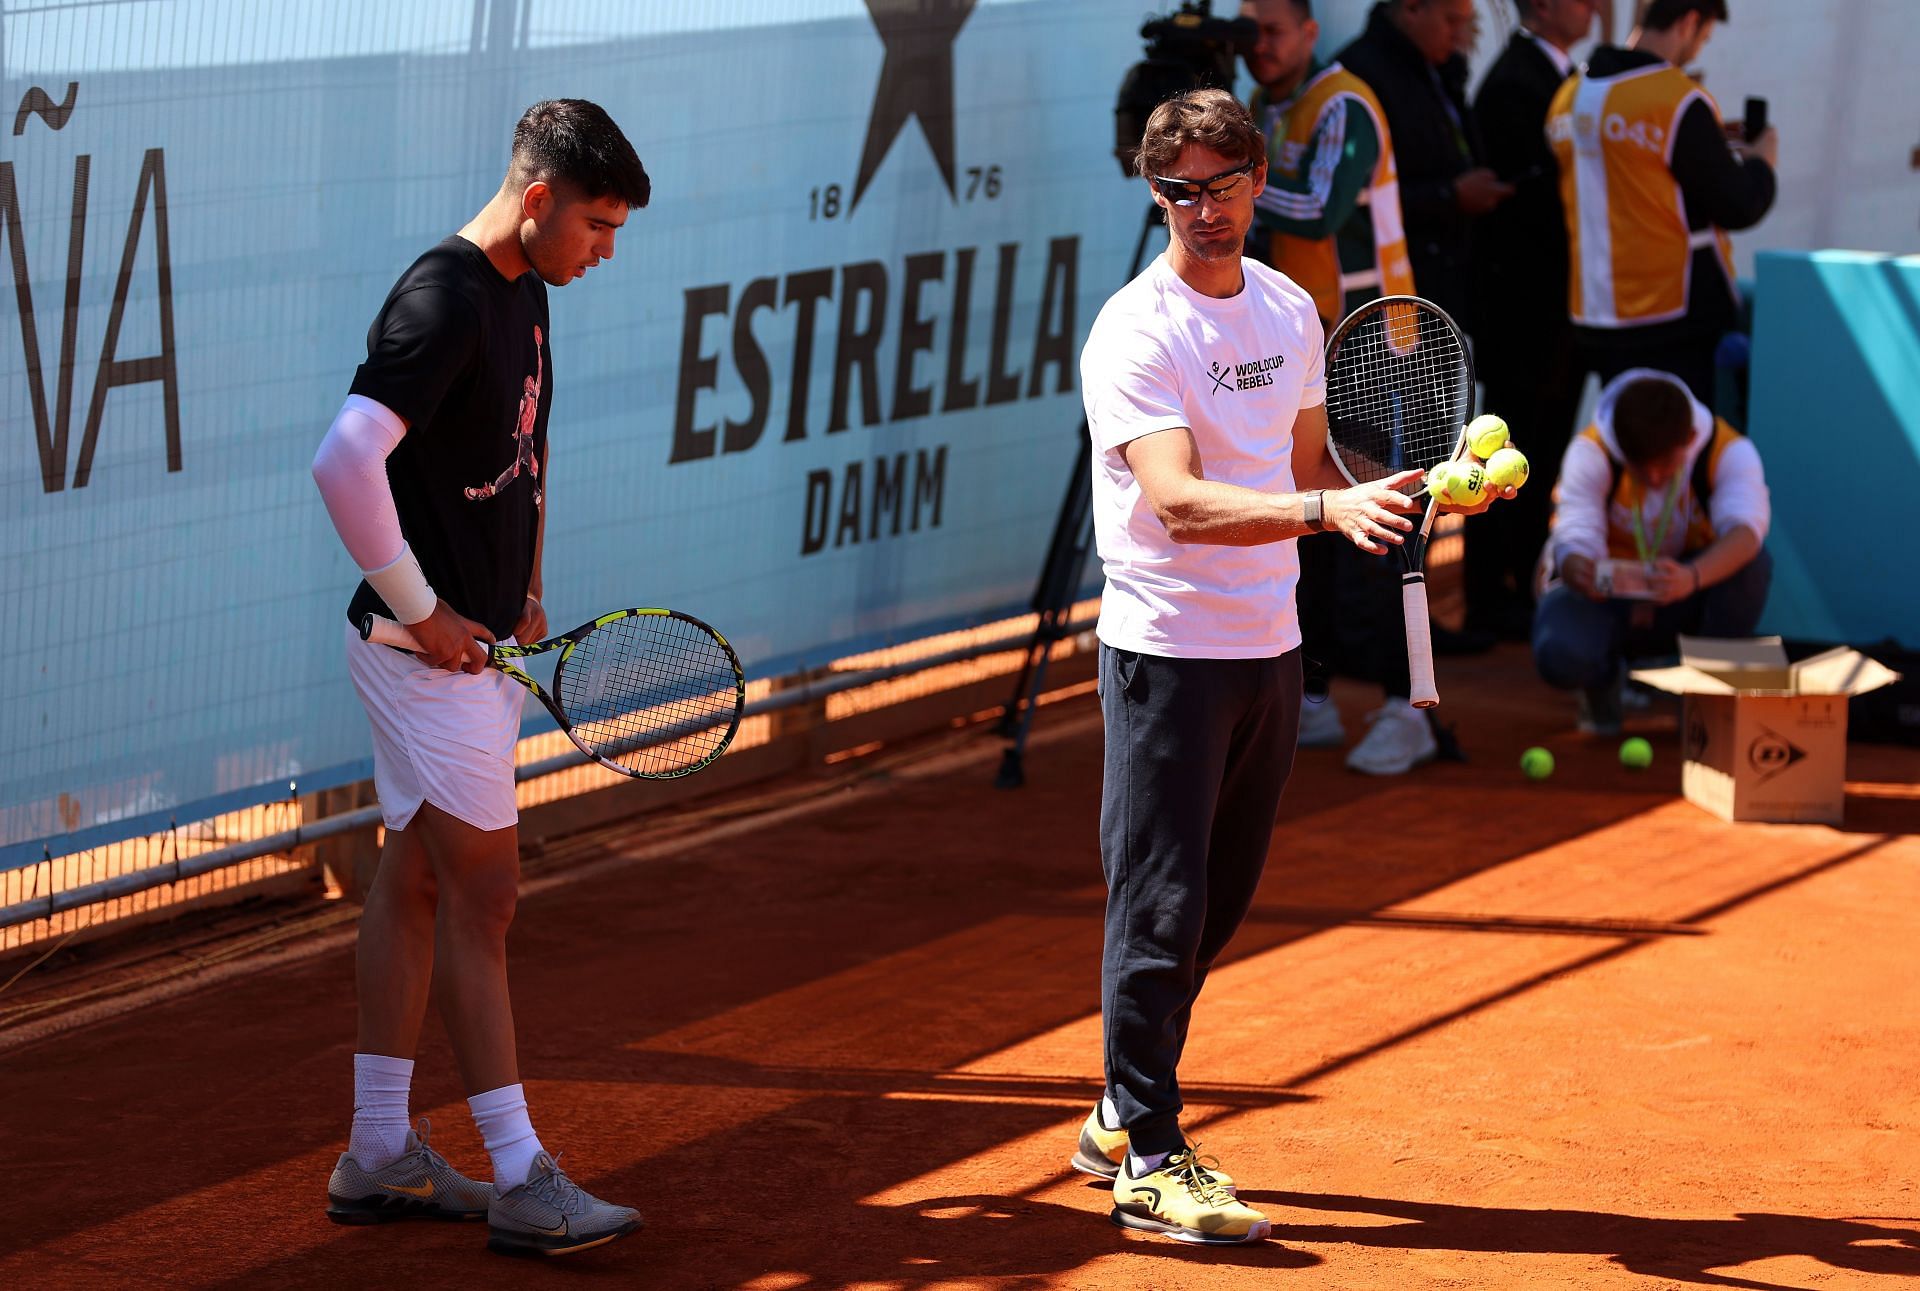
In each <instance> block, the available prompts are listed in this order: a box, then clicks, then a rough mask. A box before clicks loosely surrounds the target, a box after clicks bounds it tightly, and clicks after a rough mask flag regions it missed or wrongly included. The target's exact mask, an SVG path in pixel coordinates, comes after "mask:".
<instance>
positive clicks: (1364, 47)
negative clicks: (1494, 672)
mask: <svg viewBox="0 0 1920 1291" xmlns="http://www.w3.org/2000/svg"><path fill="white" fill-rule="evenodd" d="M1473 18H1474V14H1473V0H1381V3H1379V4H1376V5H1374V7H1373V10H1372V12H1371V13H1369V14H1368V15H1367V27H1366V30H1365V31H1363V32H1362V33H1361V34H1360V36H1359V37H1358V38H1357V39H1356V40H1354V41H1353V42H1352V43H1351V44H1349V45H1348V46H1347V47H1346V48H1345V49H1344V50H1342V51H1341V52H1340V58H1339V61H1340V65H1341V66H1342V67H1345V68H1346V69H1347V70H1348V71H1350V72H1352V73H1353V74H1354V75H1355V76H1358V77H1359V78H1360V79H1361V80H1363V81H1365V82H1366V83H1367V85H1368V86H1369V87H1370V88H1371V89H1372V90H1373V92H1374V94H1375V95H1376V96H1377V97H1378V98H1379V100H1380V106H1381V108H1382V110H1383V111H1385V113H1386V115H1387V129H1388V130H1389V131H1391V132H1392V135H1393V159H1394V165H1395V166H1396V167H1397V168H1398V169H1399V172H1400V212H1401V214H1402V216H1403V217H1404V218H1405V221H1406V237H1407V259H1408V261H1409V262H1410V263H1411V264H1412V266H1413V278H1414V281H1415V282H1417V283H1419V284H1420V294H1421V295H1422V296H1425V297H1426V298H1427V299H1428V300H1431V301H1433V302H1434V303H1435V304H1436V305H1439V306H1440V308H1442V309H1444V310H1446V311H1447V312H1448V313H1449V314H1451V315H1453V318H1454V321H1456V322H1457V323H1459V324H1460V326H1461V327H1462V328H1464V329H1466V330H1467V331H1468V332H1471V331H1472V330H1473V318H1472V310H1471V306H1472V295H1471V292H1472V284H1471V280H1470V278H1469V261H1470V259H1471V250H1472V236H1471V235H1472V225H1473V220H1474V219H1475V218H1476V217H1478V216H1481V215H1484V214H1486V213H1487V212H1488V211H1490V210H1492V209H1493V208H1494V207H1496V206H1498V205H1499V204H1500V203H1501V202H1503V201H1505V200H1506V199H1507V198H1508V197H1509V196H1510V195H1511V194H1512V192H1513V189H1512V187H1511V186H1510V185H1508V184H1506V183H1503V182H1502V181H1501V180H1500V178H1499V176H1497V175H1495V174H1494V173H1493V171H1491V170H1489V169H1487V168H1486V167H1485V166H1484V165H1482V164H1481V162H1480V160H1479V158H1480V146H1479V141H1478V137H1477V135H1476V133H1475V130H1474V124H1473V116H1472V113H1471V112H1470V111H1469V110H1468V107H1467V95H1466V80H1467V70H1466V69H1467V64H1466V60H1465V59H1464V58H1462V57H1461V56H1460V53H1459V51H1460V48H1461V47H1462V45H1463V44H1464V43H1466V42H1467V41H1468V40H1469V38H1470V37H1471V35H1472V31H1473ZM1522 433H1523V434H1524V431H1523V432H1522ZM1368 563H1369V565H1370V567H1371V571H1370V572H1371V573H1372V574H1373V575H1374V576H1375V577H1376V578H1378V579H1379V580H1380V581H1382V582H1385V583H1387V584H1389V585H1390V586H1392V587H1394V588H1396V589H1397V587H1398V585H1399V578H1400V575H1399V569H1398V567H1397V565H1395V564H1394V563H1393V562H1392V561H1388V560H1376V561H1371V562H1368ZM1396 594H1397V593H1396ZM1492 645H1493V638H1492V637H1491V636H1488V635H1486V634H1485V633H1479V632H1468V633H1464V634H1463V633H1458V632H1452V631H1449V630H1448V629H1447V628H1445V627H1444V626H1442V625H1441V624H1438V623H1436V624H1434V625H1433V648H1434V651H1435V652H1436V653H1438V654H1465V653H1471V652H1473V651H1478V650H1485V649H1487V648H1489V647H1491V646H1492ZM1427 725H1428V727H1429V732H1428V734H1429V737H1431V720H1429V721H1428V723H1427ZM1392 729H1393V730H1395V731H1397V732H1401V733H1403V734H1406V735H1408V736H1409V737H1410V736H1411V735H1412V734H1413V730H1414V726H1413V723H1411V722H1397V723H1395V725H1394V727H1393V728H1392ZM1421 747H1422V748H1423V749H1424V747H1425V741H1424V740H1423V741H1421ZM1428 756H1431V754H1428Z"/></svg>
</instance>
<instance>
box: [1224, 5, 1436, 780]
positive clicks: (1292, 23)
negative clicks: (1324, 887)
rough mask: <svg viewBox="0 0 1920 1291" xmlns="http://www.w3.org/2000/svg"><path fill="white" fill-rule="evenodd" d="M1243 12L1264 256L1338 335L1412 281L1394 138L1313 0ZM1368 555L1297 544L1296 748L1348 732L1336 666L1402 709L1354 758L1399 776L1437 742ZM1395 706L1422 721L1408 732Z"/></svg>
mask: <svg viewBox="0 0 1920 1291" xmlns="http://www.w3.org/2000/svg"><path fill="white" fill-rule="evenodd" d="M1240 13H1241V16H1242V17H1245V18H1251V19H1253V20H1254V22H1255V23H1256V24H1258V27H1259V38H1258V40H1257V42H1256V43H1255V45H1254V46H1253V48H1252V49H1251V50H1249V51H1247V54H1246V62H1247V71H1248V73H1250V74H1251V75H1252V77H1253V79H1254V82H1255V87H1256V88H1255V89H1254V92H1253V100H1252V104H1251V108H1252V112H1253V118H1254V121H1255V122H1256V123H1257V124H1258V125H1259V127H1260V130H1261V133H1262V134H1264V135H1265V136H1266V144H1267V186H1266V188H1265V189H1264V190H1262V192H1261V193H1260V194H1259V196H1257V197H1256V198H1255V199H1254V223H1255V231H1256V235H1257V236H1256V239H1255V241H1256V243H1264V246H1265V253H1264V256H1263V258H1264V259H1265V260H1266V261H1267V263H1268V264H1270V265H1272V266H1273V267H1274V268H1275V269H1278V270H1279V271H1280V272H1281V273H1283V274H1285V275H1286V276H1287V277H1288V278H1290V279H1292V280H1293V282H1294V283H1295V284H1297V285H1298V286H1300V287H1302V288H1304V289H1305V290H1306V292H1307V293H1308V294H1309V295H1310V296H1312V297H1313V305H1314V310H1315V312H1316V313H1318V314H1319V316H1320V323H1321V326H1322V327H1323V328H1324V329H1325V330H1327V331H1329V332H1331V331H1332V330H1333V328H1334V325H1335V324H1337V323H1338V322H1339V321H1340V320H1341V319H1342V318H1344V317H1346V315H1347V313H1348V311H1350V310H1352V309H1355V308H1357V307H1359V306H1360V305H1363V304H1365V303H1366V302H1367V301H1370V300H1372V299H1374V298H1375V297H1378V296H1383V295H1411V294H1412V293H1413V290H1414V281H1413V272H1412V269H1411V267H1410V266H1409V265H1408V263H1407V247H1406V241H1405V238H1404V235H1403V234H1402V232H1401V220H1400V193H1399V185H1398V182H1397V179H1396V176H1395V173H1394V164H1393V140H1392V136H1391V135H1390V133H1389V132H1388V130H1387V124H1386V115H1385V113H1384V112H1382V110H1381V108H1380V103H1379V100H1378V99H1376V98H1375V97H1374V95H1373V91H1372V90H1370V89H1368V88H1367V85H1366V82H1364V81H1362V80H1360V79H1359V78H1358V77H1356V76H1354V75H1353V73H1351V72H1349V71H1347V70H1346V69H1345V68H1343V67H1341V66H1340V64H1338V63H1324V64H1323V63H1321V62H1319V61H1318V60H1317V59H1316V58H1315V57H1314V55H1313V48H1314V43H1315V42H1316V41H1317V40H1318V39H1319V37H1320V24H1319V23H1317V22H1315V21H1314V18H1313V6H1312V3H1311V0H1243V3H1242V4H1241V6H1240ZM1370 559H1372V558H1370V557H1367V556H1365V555H1364V554H1362V553H1361V552H1359V551H1358V550H1356V549H1353V548H1351V547H1350V546H1349V545H1348V544H1345V543H1328V542H1323V543H1312V542H1309V543H1301V544H1300V585H1299V589H1298V593H1297V603H1298V607H1299V615H1300V632H1301V637H1302V646H1303V651H1302V652H1303V654H1304V656H1305V657H1306V660H1307V665H1306V666H1307V671H1308V674H1309V677H1308V691H1309V702H1308V703H1307V704H1305V705H1304V706H1303V707H1302V709H1301V714H1300V746H1301V747H1302V748H1338V747H1339V746H1340V745H1342V744H1344V743H1345V742H1346V728H1345V727H1344V726H1342V724H1341V721H1340V711H1339V709H1337V708H1336V707H1334V705H1333V704H1332V703H1331V702H1330V701H1328V700H1327V698H1326V693H1325V689H1324V686H1325V683H1326V680H1327V676H1326V674H1327V672H1328V670H1329V669H1330V668H1332V667H1335V666H1336V665H1337V667H1338V670H1339V671H1341V672H1343V673H1351V674H1352V675H1354V676H1356V677H1359V678H1360V679H1362V680H1364V681H1368V682H1372V683H1375V684H1378V685H1379V686H1380V687H1381V689H1382V691H1383V693H1384V694H1385V695H1386V696H1387V698H1388V704H1387V707H1386V708H1385V709H1383V710H1382V711H1383V712H1388V711H1391V712H1392V713H1393V714H1394V716H1393V717H1392V718H1389V719H1387V720H1385V721H1383V720H1380V719H1379V718H1377V717H1376V718H1375V719H1373V720H1372V721H1371V723H1370V729H1369V731H1368V734H1367V736H1366V738H1364V739H1362V740H1361V741H1360V742H1359V743H1358V744H1356V745H1355V746H1354V748H1353V750H1352V751H1351V752H1350V753H1349V754H1348V757H1347V764H1348V765H1349V766H1351V767H1353V768H1354V769H1355V770H1358V771H1365V772H1368V773H1371V774H1375V775H1398V774H1401V773H1403V772H1406V771H1409V770H1411V769H1412V768H1413V767H1414V766H1416V765H1418V764H1419V763H1421V762H1424V761H1427V760H1428V759H1430V758H1432V757H1433V756H1434V755H1435V753H1436V752H1437V751H1438V748H1439V745H1438V743H1437V741H1436V740H1435V739H1434V736H1433V732H1432V731H1431V730H1430V729H1429V728H1428V727H1427V724H1426V722H1425V720H1424V719H1423V718H1420V717H1418V716H1417V715H1416V714H1415V713H1414V710H1413V709H1412V708H1411V707H1410V706H1409V705H1408V703H1407V699H1406V696H1407V695H1408V693H1409V691H1410V683H1409V679H1408V673H1407V658H1406V652H1405V651H1404V650H1403V649H1402V648H1401V647H1400V645H1399V642H1400V640H1401V639H1402V638H1403V637H1404V627H1403V625H1402V622H1401V617H1400V594H1399V589H1398V588H1397V587H1396V586H1395V585H1394V584H1393V583H1390V582H1387V581H1384V580H1381V579H1377V578H1374V577H1372V576H1371V573H1370V571H1369V570H1368V569H1366V568H1365V567H1364V566H1365V563H1366V562H1367V561H1369V560H1370ZM1343 627H1344V628H1346V629H1347V630H1346V631H1344V632H1343V631H1342V628H1343ZM1396 696H1397V697H1398V698H1395V697H1396ZM1401 713H1404V714H1405V715H1406V717H1405V719H1404V720H1405V721H1406V722H1408V723H1414V724H1415V725H1409V726H1408V729H1406V730H1404V731H1402V730H1401V729H1400V726H1399V725H1398V723H1399V721H1401V720H1403V719H1401V718H1400V714H1401Z"/></svg>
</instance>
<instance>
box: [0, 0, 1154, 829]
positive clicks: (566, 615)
mask: <svg viewBox="0 0 1920 1291" xmlns="http://www.w3.org/2000/svg"><path fill="white" fill-rule="evenodd" d="M1139 21H1140V12H1139V11H1138V9H1137V8H1129V7H1127V6H1124V5H1118V4H1115V3H1111V2H1107V3H1101V2H1098V0H977V3H976V2H975V0H866V2H865V3H863V2H862V0H698V2H697V3H696V2H693V0H684V2H682V0H647V2H646V3H625V2H616V0H406V2H405V3H368V2H361V3H354V2H351V0H349V2H346V3H341V2H338V0H336V2H332V3H323V2H321V0H280V2H276V3H269V2H268V0H172V2H171V3H166V4H159V3H151V2H150V0H125V2H123V3H115V2H112V0H108V2H106V3H98V4H87V5H71V4H50V5H46V6H44V7H39V8H23V7H19V6H14V5H9V6H7V8H6V10H5V12H4V14H3V15H0V59H4V66H5V77H6V83H5V89H6V94H5V96H4V106H7V107H14V108H15V109H16V110H15V112H14V113H12V114H10V115H9V116H7V117H5V118H0V130H7V129H10V130H11V133H9V134H5V135H0V216H3V217H4V224H3V225H0V240H4V242H5V243H6V249H7V256H8V262H7V263H8V266H9V270H10V276H11V278H12V283H13V288H14V290H13V293H12V295H11V297H10V298H8V299H6V300H5V301H4V302H0V373H3V374H4V382H3V384H0V417H4V430H3V431H0V541H3V542H4V543H5V545H6V549H7V554H8V557H9V559H8V560H7V562H6V566H5V568H6V573H5V576H4V577H5V583H4V591H5V595H4V597H0V626H3V627H4V631H5V634H6V638H7V640H8V641H9V642H10V643H11V644H12V646H13V667H12V669H11V670H10V677H11V679H10V681H9V683H8V685H7V687H6V689H5V692H4V695H0V732H4V734H5V736H6V739H5V741H4V743H0V867H6V866H9V865H19V864H23V863H26V862H28V861H32V860H38V859H39V858H40V857H41V856H42V855H43V854H44V853H45V852H47V851H51V852H52V853H53V854H56V855H57V854H60V853H62V852H63V851H69V850H72V849H74V848H75V847H79V846H91V845H95V844H97V843H100V842H104V841H108V840H109V839H111V838H115V837H123V836H128V835H131V834H134V833H140V832H145V831H147V830H151V829H154V828H160V827H164V826H165V824H166V822H167V821H168V819H170V818H173V817H178V818H179V819H180V820H182V821H185V820H188V819H192V818H194V817H196V816H200V815H205V814H208V813H210V812H211V811H213V810H225V809H231V808H234V807H238V806H242V805H247V804H249V803H253V802H259V801H265V800H269V799H273V798H278V797H284V796H287V795H288V794H289V793H290V792H291V791H292V786H294V785H295V784H297V786H298V789H299V791H300V792H309V791H311V790H314V789H318V788H322V787H325V786H327V785H330V784H337V783H344V782H347V781H350V780H353V779H357V778H359V777H361V776H363V775H365V774H366V773H367V770H368V762H367V757H368V739H367V733H366V729H365V720H364V717H363V715H362V714H361V713H360V711H359V708H358V705H357V704H356V703H355V701H354V700H353V698H352V695H351V691H350V689H349V687H348V685H347V682H346V680H345V676H344V668H343V665H342V657H341V644H342V643H341V634H342V631H343V628H344V607H345V603H346V599H347V596H348V593H349V592H350V590H351V589H352V587H353V584H354V582H355V580H356V577H357V574H356V571H355V569H354V568H353V566H352V564H351V562H350V561H349V559H348V558H347V556H346V553H345V551H344V550H343V549H342V548H341V546H340V544H339V542H338V540H337V539H336V537H335V536H334V534H333V532H332V529H331V527H330V525H329V524H328V521H327V518H326V515H325V513H324V511H323V509H322V508H321V506H320V504H319V499H318V496H317V494H316V493H315V490H314V488H313V484H312V480H311V477H310V475H309V465H310V462H311V459H312V456H313V451H314V448H315V447H316V445H317V444H318V442H319V439H320V437H321V435H322V434H323V433H324V431H325V429H326V426H327V424H328V422H329V421H330V420H331V419H332V417H333V414H334V413H335V411H336V410H337V409H338V408H339V406H340V402H341V400H342V398H343V396H344V395H345V392H346V389H347V383H348V381H349V379H350V378H351V375H352V372H353V369H354V366H355V365H356V363H358V362H359V360H360V359H361V358H362V357H364V354H365V336H366V330H367V327H368V324H369V323H370V322H371V320H372V318H373V316H374V313H375V311H376V310H377V309H378V307H379V305H380V302H381V300H382V299H383V297H384V296H385V294H386V291H387V289H388V287H389V286H390V285H391V284H392V282H393V280H394V278H395V277H396V276H397V275H398V274H399V273H400V272H401V270H402V269H404V268H405V266H406V265H407V264H408V263H409V262H410V261H411V260H412V259H413V258H414V257H415V256H416V255H418V254H419V253H420V252H421V251H423V250H424V249H426V248H427V247H428V246H430V245H431V244H432V243H434V242H435V241H437V240H439V239H440V238H442V237H444V236H446V235H447V234H448V233H450V232H452V231H454V230H455V229H457V228H459V227H460V225H461V224H463V223H464V222H465V221H466V219H467V218H468V217H469V216H470V215H471V214H472V213H473V212H474V211H476V210H477V209H478V208H479V207H480V206H481V205H482V204H483V203H484V202H485V201H486V200H487V198H488V197H489V196H490V195H491V194H492V193H493V191H494V190H495V188H496V187H497V186H498V184H499V181H500V177H501V175H502V173H503V171H504V168H505V165H506V160H507V145H508V142H509V139H510V136H511V130H512V127H513V123H514V121H515V120H516V119H517V117H518V115H519V113H520V112H521V111H522V110H523V109H524V107H525V106H526V105H527V104H528V103H530V102H532V101H534V100H537V99H541V98H548V97H563V96H564V97H582V98H589V99H593V100H596V101H598V102H599V103H601V104H603V105H604V106H605V107H606V108H607V109H608V110H609V111H610V112H611V113H612V115H613V116H614V118H615V119H616V120H617V121H619V122H620V123H621V125H622V126H623V127H624V129H625V130H626V132H627V133H628V135H629V136H630V137H631V138H632V139H633V141H634V143H635V146H636V148H637V150H638V151H639V153H640V155H641V158H642V160H643V161H644V163H645V164H646V166H647V168H648V170H649V172H650V173H651V175H652V177H653V181H654V199H653V203H652V205H651V206H650V207H648V208H647V209H646V210H643V211H638V212H635V213H634V216H633V218H632V219H631V220H630V222H629V223H628V225H627V227H626V229H625V231H623V232H622V234H621V235H620V239H619V245H618V252H617V255H616V256H615V258H614V259H613V260H612V261H610V262H609V263H607V264H605V265H603V266H601V267H600V268H599V269H596V270H595V271H594V272H593V273H592V274H590V275H588V276H587V277H586V278H585V279H584V280H581V281H579V282H576V283H575V284H573V285H571V286H569V287H567V288H566V289H564V290H559V291H555V292H554V293H553V294H552V298H551V303H552V314H553V330H554V353H555V362H554V384H555V392H556V393H555V402H554V410H553V417H552V429H551V438H552V447H553V460H552V464H551V469H550V472H548V478H547V486H548V487H547V499H548V507H549V515H550V519H549V522H548V528H547V543H546V546H547V556H546V562H545V564H546V590H547V597H546V600H547V603H548V606H549V610H550V613H551V615H552V618H553V621H554V623H555V625H556V627H561V626H568V625H570V624H571V623H573V622H576V621H579V620H583V619H585V618H587V617H588V616H590V615H591V614H593V613H595V612H598V611H601V610H605V609H609V608H613V607H617V606H621V605H628V604H641V605H672V606H676V607H679V608H684V609H686V610H689V611H691V612H693V613H695V614H698V615H700V616H701V617H703V618H706V619H708V620H709V621H711V622H713V623H715V624H716V625H719V626H720V627H721V628H722V630H723V631H725V632H727V634H728V635H729V637H730V638H731V639H732V640H734V641H735V642H736V643H737V645H738V646H739V647H740V650H741V653H742V655H743V657H744V659H745V661H746V663H747V665H748V669H749V672H750V674H754V675H762V676H764V675H768V674H771V673H777V672H781V671H785V670H788V669H792V668H795V667H799V666H805V665H810V664H816V663H821V662H824V661H826V660H829V659H831V658H834V657H836V656H838V655H841V654H844V653H846V652H848V651H852V650H857V649H862V648H867V647H872V646H874V645H877V644H882V643H885V642H889V641H894V640H900V639H906V638H911V637H913V636H916V635H919V634H923V633H925V632H926V631H928V630H936V629H941V628H945V627H950V626H956V625H963V624H967V623H972V622H978V621H984V620H986V619H989V618H992V617H995V616H999V615H1003V614H1005V613H1008V612H1012V611H1017V610H1019V609H1020V608H1023V607H1024V603H1025V600H1026V598H1027V596H1028V594H1029V592H1030V589H1031V586H1032V581H1033V578H1034V575H1035V573H1036V571H1037V570H1038V567H1039V563H1040V559H1041V556H1042V554H1043V552H1044V549H1045V546H1046V543H1047V538H1048V534H1049V532H1050V529H1051V525H1052V522H1053V518H1054V514H1055V511H1056V508H1057V506H1058V504H1059V499H1060V495H1061V492H1062V489H1063V488H1064V486H1065V483H1066V473H1067V471H1068V469H1069V468H1070V466H1071V464H1072V462H1073V458H1074V453H1075V449H1076V446H1077V445H1076V432H1077V427H1078V419H1079V394H1078V388H1077V387H1078V368H1077V360H1078V354H1079V347H1080V344H1081V342H1082V340H1083V339H1084V337H1085V335H1086V332H1087V329H1088V328H1089V327H1090V326H1091V324H1092V321H1093V317H1094V314H1095V313H1096V312H1097V310H1098V307H1099V305H1100V303H1101V301H1102V300H1103V299H1104V298H1105V297H1106V296H1107V295H1108V294H1109V293H1110V292H1111V291H1112V290H1113V289H1114V288H1115V287H1117V286H1118V285H1119V279H1120V277H1121V276H1122V275H1123V274H1124V272H1125V269H1126V264H1127V260H1128V257H1129V255H1130V254H1131V251H1132V245H1133V239H1134V238H1135V236H1136V235H1137V233H1138V231H1139V228H1140V222H1141V216H1142V213H1143V211H1144V209H1145V207H1146V204H1147V199H1146V194H1145V191H1144V189H1142V188H1140V187H1138V186H1137V185H1129V184H1128V183H1127V182H1126V181H1124V180H1123V179H1122V177H1121V175H1120V171H1119V169H1118V167H1117V166H1116V165H1115V163H1114V161H1113V159H1112V155H1111V149H1112V138H1113V136H1112V117H1111V108H1112V103H1113V92H1114V88H1115V86H1116V85H1117V83H1118V81H1119V78H1120V75H1121V73H1122V72H1123V70H1124V69H1125V67H1126V66H1127V65H1128V64H1129V63H1131V62H1132V61H1134V60H1135V59H1136V58H1138V57H1139V53H1140V46H1139V40H1138V36H1137V31H1138V24H1139Z"/></svg>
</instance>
